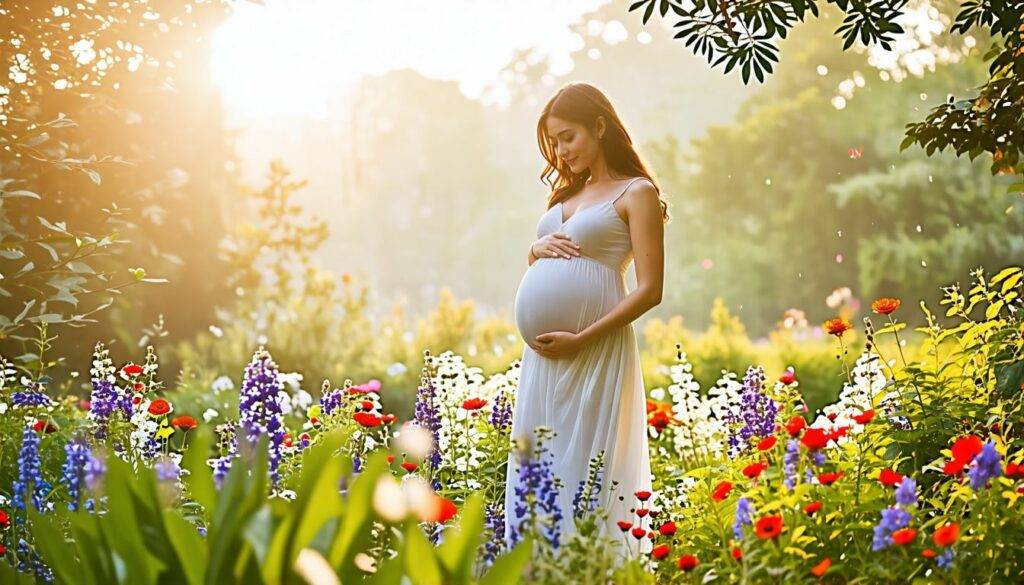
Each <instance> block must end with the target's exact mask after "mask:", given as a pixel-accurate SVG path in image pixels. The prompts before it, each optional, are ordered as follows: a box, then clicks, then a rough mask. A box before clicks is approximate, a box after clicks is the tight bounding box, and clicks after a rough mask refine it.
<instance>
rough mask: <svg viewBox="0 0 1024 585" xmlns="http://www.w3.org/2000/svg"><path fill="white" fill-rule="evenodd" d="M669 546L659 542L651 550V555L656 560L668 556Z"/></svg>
mask: <svg viewBox="0 0 1024 585" xmlns="http://www.w3.org/2000/svg"><path fill="white" fill-rule="evenodd" d="M668 553H669V548H668V545H667V544H659V545H658V546H656V547H654V549H653V550H651V556H652V557H654V558H655V559H657V560H659V561H660V560H661V559H663V558H665V557H667V556H668Z"/></svg>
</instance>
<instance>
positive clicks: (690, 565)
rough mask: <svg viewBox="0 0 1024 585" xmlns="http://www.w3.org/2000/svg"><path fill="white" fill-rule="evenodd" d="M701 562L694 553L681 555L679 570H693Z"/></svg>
mask: <svg viewBox="0 0 1024 585" xmlns="http://www.w3.org/2000/svg"><path fill="white" fill-rule="evenodd" d="M699 564H700V561H698V560H697V557H695V556H693V555H683V556H681V557H679V570H681V571H687V572H689V571H692V570H693V569H695V568H696V567H697V565H699Z"/></svg>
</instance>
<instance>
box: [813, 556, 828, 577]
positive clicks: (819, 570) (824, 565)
mask: <svg viewBox="0 0 1024 585" xmlns="http://www.w3.org/2000/svg"><path fill="white" fill-rule="evenodd" d="M831 566H832V559H830V558H828V557H825V558H824V559H822V560H821V562H820V563H818V564H817V565H814V566H813V567H811V574H812V575H814V576H815V577H821V576H822V575H824V574H825V572H826V571H828V568H829V567H831Z"/></svg>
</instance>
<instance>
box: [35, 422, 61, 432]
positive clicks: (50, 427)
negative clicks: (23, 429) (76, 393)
mask: <svg viewBox="0 0 1024 585" xmlns="http://www.w3.org/2000/svg"><path fill="white" fill-rule="evenodd" d="M32 430H34V431H35V432H37V433H41V432H43V431H46V432H47V433H53V432H56V431H57V425H55V424H53V423H52V422H49V421H45V420H43V419H39V420H37V421H36V424H34V425H32Z"/></svg>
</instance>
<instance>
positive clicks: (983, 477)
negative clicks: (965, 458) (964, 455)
mask: <svg viewBox="0 0 1024 585" xmlns="http://www.w3.org/2000/svg"><path fill="white" fill-rule="evenodd" d="M1001 459H1002V458H1001V457H1000V456H999V452H998V451H996V445H995V443H993V442H992V441H989V442H987V443H985V445H984V446H983V447H982V448H981V453H978V454H977V455H975V456H974V459H973V460H972V461H971V467H970V469H968V470H967V476H968V477H970V480H971V481H970V484H971V489H973V490H974V491H979V490H981V489H983V488H984V487H985V486H987V485H988V482H989V480H990V479H992V478H993V477H999V476H1000V475H1002V474H1003V468H1002V466H1001V465H1000V464H999V462H1000V461H1001Z"/></svg>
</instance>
